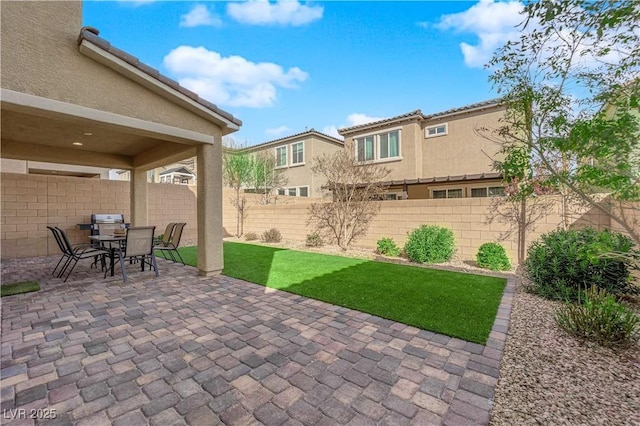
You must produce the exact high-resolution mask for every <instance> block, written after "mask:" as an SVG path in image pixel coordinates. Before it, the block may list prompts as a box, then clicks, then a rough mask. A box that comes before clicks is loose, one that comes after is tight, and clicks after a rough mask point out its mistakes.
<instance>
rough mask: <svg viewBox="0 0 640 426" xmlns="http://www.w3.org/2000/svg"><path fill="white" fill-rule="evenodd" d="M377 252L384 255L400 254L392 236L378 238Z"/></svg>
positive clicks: (395, 255)
mask: <svg viewBox="0 0 640 426" xmlns="http://www.w3.org/2000/svg"><path fill="white" fill-rule="evenodd" d="M376 251H377V253H379V254H382V255H384V256H394V257H397V256H400V247H398V245H397V244H396V242H395V241H393V238H382V239H380V240H378V249H377V250H376Z"/></svg>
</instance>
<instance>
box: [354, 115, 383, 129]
mask: <svg viewBox="0 0 640 426" xmlns="http://www.w3.org/2000/svg"><path fill="white" fill-rule="evenodd" d="M380 120H384V117H372V116H370V115H367V114H361V113H358V112H356V113H353V114H349V115H348V116H347V127H351V126H359V125H361V124H368V123H373V122H374V121H380Z"/></svg>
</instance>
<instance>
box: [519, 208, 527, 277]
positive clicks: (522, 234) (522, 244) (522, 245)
mask: <svg viewBox="0 0 640 426" xmlns="http://www.w3.org/2000/svg"><path fill="white" fill-rule="evenodd" d="M526 244H527V199H526V198H524V197H523V198H522V201H521V202H520V220H518V263H519V264H522V262H524V256H525V250H526Z"/></svg>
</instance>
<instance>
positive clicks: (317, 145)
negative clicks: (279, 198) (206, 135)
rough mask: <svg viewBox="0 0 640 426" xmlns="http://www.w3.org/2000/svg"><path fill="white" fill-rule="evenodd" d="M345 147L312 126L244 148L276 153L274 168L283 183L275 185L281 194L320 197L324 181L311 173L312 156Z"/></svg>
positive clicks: (250, 151) (256, 151)
mask: <svg viewBox="0 0 640 426" xmlns="http://www.w3.org/2000/svg"><path fill="white" fill-rule="evenodd" d="M341 149H344V143H343V142H342V141H341V140H339V139H336V138H334V137H332V136H329V135H325V134H324V133H320V132H318V131H316V130H314V129H311V130H308V131H305V132H302V133H298V134H295V135H291V136H287V137H284V138H280V139H275V140H272V141H269V142H265V143H261V144H259V145H254V146H250V147H247V148H246V150H245V152H247V153H251V154H258V153H261V152H267V153H270V154H272V155H274V156H275V164H276V169H278V170H280V171H281V173H282V174H283V176H284V180H285V181H286V184H285V185H284V186H283V187H282V188H277V191H278V193H279V194H280V195H289V196H295V197H321V196H322V195H323V190H322V186H323V185H325V184H326V181H324V180H323V178H322V177H321V176H317V175H314V174H313V173H312V172H311V167H313V159H314V158H315V157H319V156H322V155H324V154H332V153H334V152H336V151H339V150H341Z"/></svg>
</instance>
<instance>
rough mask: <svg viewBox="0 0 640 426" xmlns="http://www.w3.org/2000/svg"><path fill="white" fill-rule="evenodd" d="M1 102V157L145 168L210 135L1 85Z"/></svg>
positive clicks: (190, 151)
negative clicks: (28, 93) (2, 87)
mask: <svg viewBox="0 0 640 426" xmlns="http://www.w3.org/2000/svg"><path fill="white" fill-rule="evenodd" d="M1 105H2V125H1V132H2V150H1V156H2V157H3V158H10V159H20V160H31V161H45V162H54V163H64V164H75V165H83V166H94V167H108V168H119V169H132V168H142V169H151V168H154V167H158V166H160V165H163V164H166V163H168V162H173V161H178V160H182V159H185V158H189V157H192V156H194V155H195V153H196V150H195V149H196V146H197V145H198V144H202V143H213V137H212V136H210V135H205V134H202V133H197V132H192V131H188V130H185V129H179V128H176V127H172V126H167V125H163V124H159V123H152V122H148V121H144V120H139V119H135V118H131V117H125V116H121V115H118V114H113V113H107V112H104V111H98V110H94V109H91V108H87V107H82V106H78V105H70V104H66V103H64V102H60V101H55V100H50V99H43V98H39V97H36V96H32V95H27V94H23V93H17V92H12V91H10V90H5V89H3V90H2V102H1ZM80 144H81V145H80Z"/></svg>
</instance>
